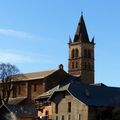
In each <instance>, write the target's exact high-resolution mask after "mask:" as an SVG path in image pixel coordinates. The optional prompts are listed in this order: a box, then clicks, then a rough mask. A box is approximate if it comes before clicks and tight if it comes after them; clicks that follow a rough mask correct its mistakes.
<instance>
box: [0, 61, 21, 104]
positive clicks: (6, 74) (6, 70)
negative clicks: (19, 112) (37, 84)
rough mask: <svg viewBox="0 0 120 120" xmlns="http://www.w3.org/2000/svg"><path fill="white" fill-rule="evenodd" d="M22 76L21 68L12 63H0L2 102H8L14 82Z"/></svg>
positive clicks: (0, 93)
mask: <svg viewBox="0 0 120 120" xmlns="http://www.w3.org/2000/svg"><path fill="white" fill-rule="evenodd" d="M19 78H20V71H19V69H18V68H17V67H16V66H15V65H12V64H10V63H7V64H6V63H1V64H0V102H1V104H2V103H4V104H7V103H8V100H9V97H10V93H11V91H12V90H13V83H14V81H15V80H17V79H19Z"/></svg>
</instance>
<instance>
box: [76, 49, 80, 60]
mask: <svg viewBox="0 0 120 120" xmlns="http://www.w3.org/2000/svg"><path fill="white" fill-rule="evenodd" d="M78 54H79V51H78V49H76V50H75V57H76V58H78Z"/></svg>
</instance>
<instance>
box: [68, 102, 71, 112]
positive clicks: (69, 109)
mask: <svg viewBox="0 0 120 120" xmlns="http://www.w3.org/2000/svg"><path fill="white" fill-rule="evenodd" d="M68 112H71V102H68Z"/></svg>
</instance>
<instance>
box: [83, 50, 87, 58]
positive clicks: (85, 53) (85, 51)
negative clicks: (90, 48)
mask: <svg viewBox="0 0 120 120" xmlns="http://www.w3.org/2000/svg"><path fill="white" fill-rule="evenodd" d="M84 57H85V58H87V50H86V49H84Z"/></svg>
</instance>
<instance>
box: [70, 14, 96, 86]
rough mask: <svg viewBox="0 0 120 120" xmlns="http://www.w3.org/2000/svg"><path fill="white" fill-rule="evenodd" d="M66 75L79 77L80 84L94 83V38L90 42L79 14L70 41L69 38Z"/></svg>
mask: <svg viewBox="0 0 120 120" xmlns="http://www.w3.org/2000/svg"><path fill="white" fill-rule="evenodd" d="M68 45H69V59H68V73H69V74H71V75H73V76H80V78H81V79H80V80H81V82H82V83H85V84H91V83H94V45H95V43H94V38H93V39H92V40H91V41H90V40H89V37H88V33H87V29H86V25H85V22H84V18H83V14H81V17H80V21H79V23H78V26H77V30H76V33H75V36H74V39H73V40H72V39H71V38H69V43H68Z"/></svg>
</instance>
